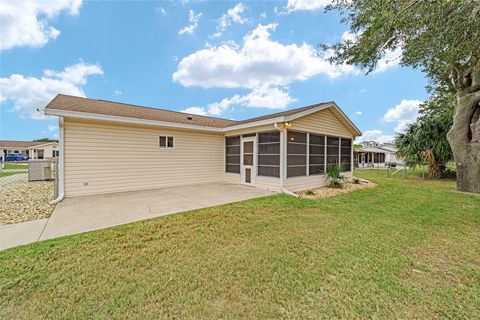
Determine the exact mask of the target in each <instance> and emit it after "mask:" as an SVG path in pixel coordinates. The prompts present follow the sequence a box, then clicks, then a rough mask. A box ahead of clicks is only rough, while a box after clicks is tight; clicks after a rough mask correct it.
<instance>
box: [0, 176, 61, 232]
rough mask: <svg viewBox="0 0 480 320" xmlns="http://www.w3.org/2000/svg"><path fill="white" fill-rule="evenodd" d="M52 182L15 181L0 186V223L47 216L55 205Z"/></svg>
mask: <svg viewBox="0 0 480 320" xmlns="http://www.w3.org/2000/svg"><path fill="white" fill-rule="evenodd" d="M52 198H53V182H50V181H47V182H43V181H42V182H15V183H11V184H8V185H5V186H2V187H0V224H10V223H17V222H24V221H30V220H37V219H42V218H48V217H50V215H51V214H52V212H53V209H54V208H55V206H52V205H49V204H48V202H49V201H50V200H52Z"/></svg>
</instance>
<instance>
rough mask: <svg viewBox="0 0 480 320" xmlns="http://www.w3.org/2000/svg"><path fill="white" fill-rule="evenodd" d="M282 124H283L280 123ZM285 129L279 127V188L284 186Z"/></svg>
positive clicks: (285, 158)
mask: <svg viewBox="0 0 480 320" xmlns="http://www.w3.org/2000/svg"><path fill="white" fill-rule="evenodd" d="M282 125H283V124H282ZM286 156H287V129H285V128H284V127H282V128H280V188H281V189H282V190H283V188H284V187H285V178H286V176H287V175H286V172H287V170H286V166H287V161H286V160H287V157H286Z"/></svg>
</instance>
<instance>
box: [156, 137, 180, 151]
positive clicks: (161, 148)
mask: <svg viewBox="0 0 480 320" xmlns="http://www.w3.org/2000/svg"><path fill="white" fill-rule="evenodd" d="M160 137H165V147H161V146H160ZM168 138H172V139H173V147H169V146H168ZM175 140H176V138H175V135H173V134H159V135H158V145H157V147H158V149H159V150H160V151H167V150H169V151H173V150H175V145H176V142H175Z"/></svg>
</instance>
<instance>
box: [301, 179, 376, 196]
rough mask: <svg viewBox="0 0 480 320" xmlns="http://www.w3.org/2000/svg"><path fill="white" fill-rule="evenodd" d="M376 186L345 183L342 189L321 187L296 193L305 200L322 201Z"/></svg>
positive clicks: (362, 182) (365, 183)
mask: <svg viewBox="0 0 480 320" xmlns="http://www.w3.org/2000/svg"><path fill="white" fill-rule="evenodd" d="M376 186H377V185H376V184H375V183H373V182H367V181H361V182H360V183H351V182H347V183H345V184H344V185H343V188H342V189H338V188H331V187H322V188H317V189H309V190H305V191H302V192H297V194H298V195H299V196H300V197H301V198H306V199H322V198H329V197H334V196H338V195H341V194H345V193H349V192H352V191H355V190H360V189H366V188H373V187H376Z"/></svg>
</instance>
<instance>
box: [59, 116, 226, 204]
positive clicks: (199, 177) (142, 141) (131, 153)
mask: <svg viewBox="0 0 480 320" xmlns="http://www.w3.org/2000/svg"><path fill="white" fill-rule="evenodd" d="M64 126H65V134H64V139H65V195H66V196H67V197H74V196H81V195H91V194H100V193H111V192H123V191H132V190H143V189H153V188H163V187H169V186H179V185H188V184H199V183H207V182H216V181H221V180H223V175H224V164H223V162H224V159H223V158H224V156H223V154H224V136H223V135H221V134H207V133H197V132H193V131H179V130H174V129H162V128H151V127H140V126H128V125H125V124H122V125H120V124H118V125H117V124H111V123H105V124H102V123H99V122H95V123H89V122H85V121H81V122H80V121H73V120H72V119H66V120H65V122H64ZM160 135H171V136H174V139H175V140H174V148H173V149H160V148H159V145H158V144H159V136H160Z"/></svg>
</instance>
